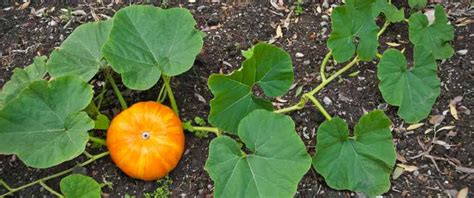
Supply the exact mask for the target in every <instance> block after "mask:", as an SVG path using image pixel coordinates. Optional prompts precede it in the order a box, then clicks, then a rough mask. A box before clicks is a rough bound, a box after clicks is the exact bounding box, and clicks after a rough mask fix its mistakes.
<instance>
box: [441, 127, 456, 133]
mask: <svg viewBox="0 0 474 198" xmlns="http://www.w3.org/2000/svg"><path fill="white" fill-rule="evenodd" d="M455 127H456V126H444V127H441V128H440V129H438V130H437V131H438V132H439V131H442V130H451V129H454V128H455Z"/></svg>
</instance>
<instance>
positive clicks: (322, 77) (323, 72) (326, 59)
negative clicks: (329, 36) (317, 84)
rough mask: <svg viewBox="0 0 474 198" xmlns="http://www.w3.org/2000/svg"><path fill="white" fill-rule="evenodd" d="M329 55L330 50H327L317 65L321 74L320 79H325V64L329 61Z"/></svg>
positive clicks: (330, 53)
mask: <svg viewBox="0 0 474 198" xmlns="http://www.w3.org/2000/svg"><path fill="white" fill-rule="evenodd" d="M331 55H332V50H329V52H328V53H327V54H326V56H325V57H324V59H323V62H322V63H321V67H319V73H320V74H321V79H322V80H323V81H325V80H326V65H327V63H328V61H329V58H331Z"/></svg>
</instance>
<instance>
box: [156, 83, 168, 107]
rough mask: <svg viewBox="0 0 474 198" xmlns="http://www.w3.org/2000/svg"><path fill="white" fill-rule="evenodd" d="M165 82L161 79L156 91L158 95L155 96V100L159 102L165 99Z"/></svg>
mask: <svg viewBox="0 0 474 198" xmlns="http://www.w3.org/2000/svg"><path fill="white" fill-rule="evenodd" d="M165 88H166V86H165V83H164V80H163V85H162V86H161V88H160V92H159V93H158V97H157V98H156V101H157V102H159V103H162V102H163V101H165V99H166V96H167V95H166V92H165Z"/></svg>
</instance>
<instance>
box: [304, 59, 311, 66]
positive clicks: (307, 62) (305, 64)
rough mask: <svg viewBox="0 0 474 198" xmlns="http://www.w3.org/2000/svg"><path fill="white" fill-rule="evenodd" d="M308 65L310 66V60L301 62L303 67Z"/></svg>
mask: <svg viewBox="0 0 474 198" xmlns="http://www.w3.org/2000/svg"><path fill="white" fill-rule="evenodd" d="M309 64H311V61H310V60H305V61H303V65H304V66H307V65H309Z"/></svg>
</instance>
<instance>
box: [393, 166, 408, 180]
mask: <svg viewBox="0 0 474 198" xmlns="http://www.w3.org/2000/svg"><path fill="white" fill-rule="evenodd" d="M404 171H405V169H403V168H401V167H396V168H395V170H394V171H393V174H392V179H394V180H395V179H398V177H400V175H402V174H403V172H404Z"/></svg>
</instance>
